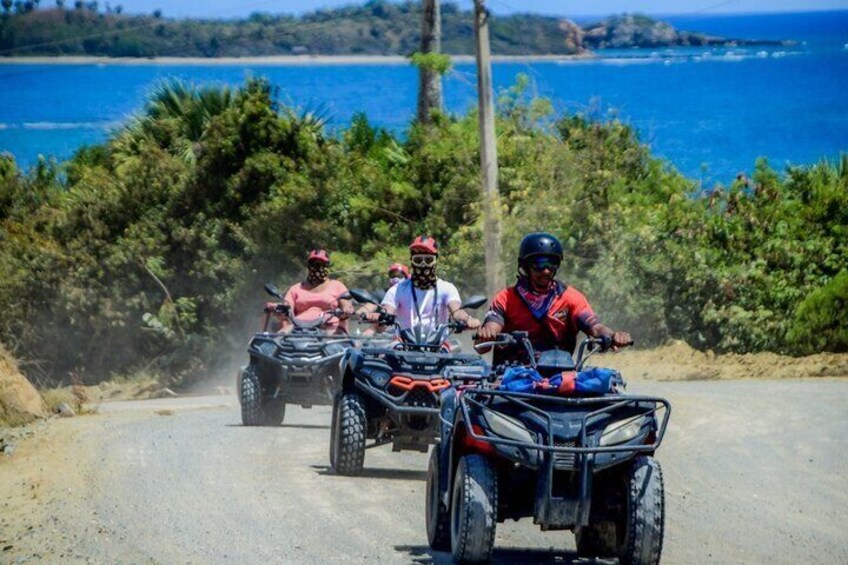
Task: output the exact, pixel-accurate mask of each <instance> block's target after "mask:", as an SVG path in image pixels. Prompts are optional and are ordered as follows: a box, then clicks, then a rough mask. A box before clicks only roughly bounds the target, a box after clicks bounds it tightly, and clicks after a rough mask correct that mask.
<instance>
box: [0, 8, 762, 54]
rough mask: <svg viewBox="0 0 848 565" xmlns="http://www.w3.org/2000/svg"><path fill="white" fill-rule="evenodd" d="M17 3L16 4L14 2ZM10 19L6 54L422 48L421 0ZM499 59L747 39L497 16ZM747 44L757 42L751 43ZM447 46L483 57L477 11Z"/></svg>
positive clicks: (446, 36) (35, 13) (5, 26)
mask: <svg viewBox="0 0 848 565" xmlns="http://www.w3.org/2000/svg"><path fill="white" fill-rule="evenodd" d="M10 6H12V4H11V3H10ZM14 6H16V9H15V11H14V12H13V11H12V10H11V8H10V9H9V11H8V12H7V13H6V14H4V15H0V55H2V56H30V55H96V56H109V57H157V56H160V57H161V56H170V57H244V56H261V55H304V54H307V55H409V54H410V53H413V52H415V51H416V50H417V49H418V47H419V41H420V28H421V5H420V2H406V3H401V4H398V3H390V2H386V1H384V0H372V1H371V2H368V3H367V4H365V5H364V6H348V7H343V8H338V9H333V10H317V11H315V12H312V13H308V14H305V15H303V16H300V17H294V16H284V15H282V16H281V15H271V14H260V13H257V14H253V15H251V16H250V17H249V18H247V19H244V20H189V19H183V20H172V19H166V18H163V17H162V16H161V13H159V12H157V13H156V14H154V15H150V16H146V15H125V14H122V13H119V12H116V11H114V10H110V11H109V12H108V13H102V12H98V11H97V6H98V4H97V2H90V3H84V2H81V1H78V2H76V3H75V4H74V8H72V9H62V8H55V9H49V10H34V9H33V7H34V4H33V3H32V2H31V1H28V2H24V3H22V2H17V3H15V4H14ZM491 42H492V52H493V53H495V54H497V55H573V54H578V53H582V52H585V51H587V50H590V49H603V48H607V47H643V46H644V47H657V46H676V45H716V44H727V43H734V44H735V43H739V42H737V41H734V40H726V39H722V38H715V37H709V36H705V35H702V34H695V33H688V32H678V31H676V30H674V28H672V27H671V26H670V25H669V24H667V23H664V22H658V21H655V20H652V19H650V18H647V17H645V16H630V15H625V16H616V17H612V18H607V19H605V20H603V21H601V22H598V23H595V24H590V25H587V26H585V27H584V28H581V27H580V26H578V25H577V24H575V23H574V22H572V21H570V20H566V19H561V18H554V17H549V16H538V15H531V14H516V15H511V16H497V17H493V19H492V24H491ZM744 43H751V42H749V41H746V42H744ZM442 50H443V51H444V52H445V53H449V54H472V53H474V28H473V17H472V14H471V12H470V11H462V10H460V9H459V8H458V6H457V5H455V4H443V5H442Z"/></svg>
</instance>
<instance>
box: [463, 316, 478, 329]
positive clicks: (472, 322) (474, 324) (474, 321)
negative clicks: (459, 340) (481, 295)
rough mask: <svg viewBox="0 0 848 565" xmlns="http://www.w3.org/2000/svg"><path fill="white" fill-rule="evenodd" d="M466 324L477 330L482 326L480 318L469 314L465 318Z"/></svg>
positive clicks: (469, 327)
mask: <svg viewBox="0 0 848 565" xmlns="http://www.w3.org/2000/svg"><path fill="white" fill-rule="evenodd" d="M465 326H466V327H467V328H468V329H469V330H476V329H478V328H479V327H480V326H481V324H480V320H478V319H477V318H473V317H470V316H469V317H468V319H467V320H465Z"/></svg>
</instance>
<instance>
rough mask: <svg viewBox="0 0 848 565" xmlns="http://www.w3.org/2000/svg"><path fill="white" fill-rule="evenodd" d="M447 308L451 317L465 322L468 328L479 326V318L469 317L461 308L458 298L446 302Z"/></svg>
mask: <svg viewBox="0 0 848 565" xmlns="http://www.w3.org/2000/svg"><path fill="white" fill-rule="evenodd" d="M448 310H449V311H450V314H451V318H453V319H454V320H456V321H457V322H465V323H466V325H468V327H469V328H471V329H472V330H474V329H477V328H479V327H480V320H478V319H477V318H473V317H471V315H470V314H469V313H468V312H466V311H465V310H463V309H462V302H460V301H459V300H452V301H450V302H448Z"/></svg>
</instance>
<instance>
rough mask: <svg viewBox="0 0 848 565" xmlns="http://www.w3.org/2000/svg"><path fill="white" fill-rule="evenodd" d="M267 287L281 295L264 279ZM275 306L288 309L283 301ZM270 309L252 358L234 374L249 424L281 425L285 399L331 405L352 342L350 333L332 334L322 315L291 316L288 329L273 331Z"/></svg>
mask: <svg viewBox="0 0 848 565" xmlns="http://www.w3.org/2000/svg"><path fill="white" fill-rule="evenodd" d="M265 290H266V291H267V292H268V294H270V295H272V296H275V297H277V298H278V299H280V300H282V295H281V294H280V291H279V290H278V289H277V287H275V286H274V285H265ZM274 311H276V312H278V313H283V314H286V315H288V314H289V312H288V308H287V307H286V306H284V305H282V304H280V305H277V307H276V308H275V310H274ZM272 313H273V312H272V311H269V310H268V309H266V311H265V326H264V330H263V331H262V332H261V333H258V334H255V335H254V336H253V338H251V340H250V345H249V346H248V353H249V354H250V363H249V364H248V365H247V366H246V367H244V368H243V369H242V370H240V371H239V373H238V376H237V379H236V390H237V391H238V395H239V402H240V403H241V421H242V423H243V424H244V425H245V426H279V425H280V424H281V423H282V422H283V418H284V417H285V413H286V404H300V405H301V406H303V407H305V408H311V407H312V406H313V405H319V406H329V405H332V404H333V397H334V396H335V392H336V389H337V388H338V384H339V375H340V373H339V362H340V361H341V358H342V355H343V354H344V352H345V350H346V349H347V348H348V347H351V346H352V345H353V341H352V340H351V338H350V337H349V336H347V335H344V334H328V333H327V332H326V331H325V330H324V328H323V327H322V326H323V324H324V323H325V321H326V318H325V317H323V316H322V317H320V318H317V319H315V320H312V321H309V322H302V321H300V320H298V319H297V318H295V317H294V316H289V320H290V321H291V323H292V329H291V331H290V332H288V333H277V332H269V331H268V329H269V324H270V322H271V321H272V319H271V314H272ZM327 314H328V315H331V316H332V315H338V314H339V312H335V311H334V312H327Z"/></svg>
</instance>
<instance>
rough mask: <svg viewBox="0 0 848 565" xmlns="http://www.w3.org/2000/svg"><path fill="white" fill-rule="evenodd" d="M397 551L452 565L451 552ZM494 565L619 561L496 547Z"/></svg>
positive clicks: (425, 563)
mask: <svg viewBox="0 0 848 565" xmlns="http://www.w3.org/2000/svg"><path fill="white" fill-rule="evenodd" d="M395 551H400V552H404V553H407V554H409V559H410V563H416V564H417V565H451V564H452V563H453V560H452V559H451V554H450V552H443V551H433V550H432V549H430V547H429V546H426V545H396V546H395ZM490 563H492V564H494V565H498V564H501V565H507V564H513V563H521V564H522V565H551V564H556V565H610V564H613V563H618V561H617V560H612V561H610V560H601V559H587V558H585V557H580V556H578V555H577V553H575V552H573V551H555V550H549V549H528V548H520V547H504V548H498V547H495V550H494V551H493V552H492V560H491V561H490Z"/></svg>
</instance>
